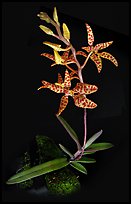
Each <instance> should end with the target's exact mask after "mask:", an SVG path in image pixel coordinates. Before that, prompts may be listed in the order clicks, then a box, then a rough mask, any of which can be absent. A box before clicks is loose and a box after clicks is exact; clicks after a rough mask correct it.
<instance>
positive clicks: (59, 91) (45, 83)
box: [42, 80, 64, 93]
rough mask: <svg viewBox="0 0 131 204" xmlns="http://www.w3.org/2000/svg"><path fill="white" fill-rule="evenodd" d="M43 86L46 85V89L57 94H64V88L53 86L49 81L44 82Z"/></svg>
mask: <svg viewBox="0 0 131 204" xmlns="http://www.w3.org/2000/svg"><path fill="white" fill-rule="evenodd" d="M42 84H43V85H44V88H48V89H50V90H51V91H54V92H56V93H64V88H63V87H62V86H60V85H56V84H51V83H49V82H47V81H44V80H43V81H42Z"/></svg>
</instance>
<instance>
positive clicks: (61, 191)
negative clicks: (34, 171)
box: [18, 135, 80, 196]
mask: <svg viewBox="0 0 131 204" xmlns="http://www.w3.org/2000/svg"><path fill="white" fill-rule="evenodd" d="M34 146H35V148H33V147H31V148H33V149H34V154H33V155H34V156H32V153H31V152H30V155H29V153H28V152H26V153H25V154H24V155H23V157H22V159H21V168H20V169H19V170H18V171H22V170H27V169H29V168H30V167H32V165H33V166H34V165H35V164H38V163H39V164H41V163H44V162H47V161H50V160H52V159H56V158H60V157H62V156H63V152H62V151H61V150H60V149H59V148H58V146H57V145H56V144H55V143H54V141H53V140H52V139H50V138H49V137H46V136H43V135H37V136H36V137H35V145H34ZM43 185H46V186H47V188H48V190H49V192H51V193H52V194H55V195H62V196H63V195H69V194H72V193H74V192H76V191H78V190H79V189H80V182H79V180H78V178H77V176H76V175H75V174H74V173H73V172H72V171H71V170H70V169H69V168H68V167H66V168H63V169H60V170H57V171H54V172H51V173H48V174H46V175H43V176H40V177H38V178H37V177H36V178H33V179H30V180H27V181H25V182H22V183H19V184H18V186H19V187H20V188H22V189H30V188H31V187H33V188H34V187H35V189H39V188H40V187H42V186H43Z"/></svg>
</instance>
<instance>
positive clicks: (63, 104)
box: [56, 95, 68, 116]
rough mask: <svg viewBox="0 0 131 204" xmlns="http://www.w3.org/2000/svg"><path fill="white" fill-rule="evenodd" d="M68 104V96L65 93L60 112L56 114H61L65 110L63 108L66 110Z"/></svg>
mask: <svg viewBox="0 0 131 204" xmlns="http://www.w3.org/2000/svg"><path fill="white" fill-rule="evenodd" d="M67 104H68V96H66V95H64V96H62V98H61V102H60V107H59V110H58V113H57V114H56V115H57V116H59V115H60V114H61V113H62V112H63V110H65V108H66V106H67Z"/></svg>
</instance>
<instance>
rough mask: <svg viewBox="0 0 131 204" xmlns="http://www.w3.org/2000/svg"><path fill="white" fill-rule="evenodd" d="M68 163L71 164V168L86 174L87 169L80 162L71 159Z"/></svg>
mask: <svg viewBox="0 0 131 204" xmlns="http://www.w3.org/2000/svg"><path fill="white" fill-rule="evenodd" d="M70 165H71V166H72V167H73V168H75V169H77V170H78V171H80V172H81V173H83V174H87V170H86V168H85V167H84V166H83V165H82V164H79V163H77V162H76V161H73V162H71V163H70Z"/></svg>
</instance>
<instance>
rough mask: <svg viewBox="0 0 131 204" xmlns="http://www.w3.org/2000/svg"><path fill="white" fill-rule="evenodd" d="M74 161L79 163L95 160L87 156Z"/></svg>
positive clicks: (93, 161)
mask: <svg viewBox="0 0 131 204" xmlns="http://www.w3.org/2000/svg"><path fill="white" fill-rule="evenodd" d="M76 162H80V163H88V164H89V163H95V162H96V160H95V159H92V158H87V157H84V156H83V157H82V158H81V159H79V160H77V161H76Z"/></svg>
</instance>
